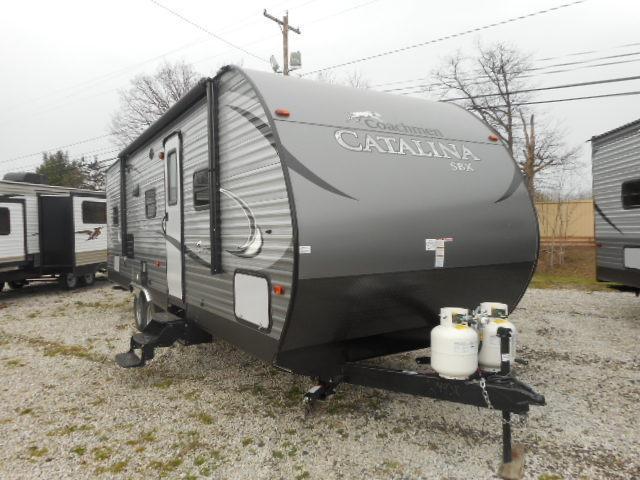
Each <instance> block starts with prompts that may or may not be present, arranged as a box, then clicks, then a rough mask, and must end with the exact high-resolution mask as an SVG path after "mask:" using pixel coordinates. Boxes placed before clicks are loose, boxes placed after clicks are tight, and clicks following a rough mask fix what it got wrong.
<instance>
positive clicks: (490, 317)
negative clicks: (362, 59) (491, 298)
mask: <svg viewBox="0 0 640 480" xmlns="http://www.w3.org/2000/svg"><path fill="white" fill-rule="evenodd" d="M477 313H478V316H479V317H480V322H479V324H480V341H481V342H482V346H481V348H480V355H479V356H478V363H479V364H480V369H481V370H485V371H487V372H498V371H500V363H501V360H502V358H501V356H500V337H499V336H498V328H500V327H504V328H509V329H511V338H510V340H509V342H510V343H509V353H510V354H511V355H510V358H509V361H510V363H511V365H513V361H514V359H515V358H516V334H517V331H516V327H515V325H514V324H513V323H511V322H510V321H509V320H507V315H508V314H509V311H508V307H507V305H505V304H504V303H496V302H483V303H481V304H480V306H479V307H478V310H477Z"/></svg>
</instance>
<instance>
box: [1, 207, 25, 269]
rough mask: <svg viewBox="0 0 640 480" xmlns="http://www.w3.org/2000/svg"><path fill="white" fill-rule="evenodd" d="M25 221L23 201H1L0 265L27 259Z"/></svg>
mask: <svg viewBox="0 0 640 480" xmlns="http://www.w3.org/2000/svg"><path fill="white" fill-rule="evenodd" d="M24 221H25V218H24V202H23V201H15V202H6V201H0V265H5V266H6V265H11V264H18V263H20V262H24V261H25V260H26V259H27V250H26V245H25V240H26V239H25V229H24Z"/></svg>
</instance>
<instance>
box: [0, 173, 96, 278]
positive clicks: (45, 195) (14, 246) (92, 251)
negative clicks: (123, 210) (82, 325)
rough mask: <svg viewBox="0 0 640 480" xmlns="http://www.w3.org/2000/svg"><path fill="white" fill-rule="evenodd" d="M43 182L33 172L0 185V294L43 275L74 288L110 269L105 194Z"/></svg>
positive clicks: (16, 175) (6, 179) (11, 175)
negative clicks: (100, 270) (52, 277)
mask: <svg viewBox="0 0 640 480" xmlns="http://www.w3.org/2000/svg"><path fill="white" fill-rule="evenodd" d="M43 182H44V179H43V177H42V176H40V175H36V174H33V173H9V174H7V175H5V177H4V180H2V181H0V290H2V287H4V285H5V282H6V283H9V285H10V286H11V287H12V288H20V287H22V286H23V285H24V284H25V283H26V282H27V280H28V279H33V278H38V277H43V276H57V277H58V278H59V279H60V282H61V283H62V285H63V286H64V287H66V288H74V287H76V286H77V285H78V284H79V283H80V284H85V285H86V284H92V283H93V281H94V279H95V273H96V271H98V270H99V269H104V268H106V261H107V238H106V233H105V232H104V230H105V228H106V199H105V193H104V192H96V191H92V190H83V189H76V188H67V187H57V186H53V185H46V184H45V183H43Z"/></svg>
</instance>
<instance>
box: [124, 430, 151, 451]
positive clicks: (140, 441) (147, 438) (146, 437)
mask: <svg viewBox="0 0 640 480" xmlns="http://www.w3.org/2000/svg"><path fill="white" fill-rule="evenodd" d="M155 441H156V435H155V430H149V431H148V432H142V433H141V434H140V435H138V436H137V437H136V438H132V439H130V440H127V441H126V442H124V443H125V444H127V445H129V446H132V447H140V446H142V445H144V444H145V443H153V442H155ZM142 450H144V447H143V448H142Z"/></svg>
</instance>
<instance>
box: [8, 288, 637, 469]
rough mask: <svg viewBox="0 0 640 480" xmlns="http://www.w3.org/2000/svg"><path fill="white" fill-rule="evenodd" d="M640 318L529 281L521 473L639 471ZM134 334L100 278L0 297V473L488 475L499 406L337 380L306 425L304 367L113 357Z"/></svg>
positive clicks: (232, 358)
mask: <svg viewBox="0 0 640 480" xmlns="http://www.w3.org/2000/svg"><path fill="white" fill-rule="evenodd" d="M638 313H640V300H639V299H637V298H636V297H635V296H634V295H633V294H631V293H620V292H595V293H587V292H580V291H570V290H530V291H529V292H528V293H527V295H526V296H525V298H524V300H523V302H522V304H521V308H519V309H518V311H517V312H516V313H515V314H514V315H513V316H512V320H513V321H514V323H515V324H516V325H517V327H518V328H519V330H520V333H521V334H520V337H519V346H518V348H519V352H518V353H519V354H520V356H521V357H523V358H526V359H527V360H528V361H529V364H528V365H526V366H519V367H518V369H519V375H520V377H521V378H523V379H524V380H525V381H527V382H529V383H530V384H532V385H533V386H534V387H536V388H537V389H538V390H539V391H540V392H542V393H544V394H545V395H546V398H547V402H548V406H546V407H541V408H534V409H533V410H532V413H531V415H530V417H529V420H528V423H527V425H526V426H525V427H519V428H516V430H515V441H516V442H520V443H523V444H524V445H525V447H526V450H527V454H526V455H527V456H526V462H527V466H526V476H527V478H533V479H544V480H551V479H560V478H581V479H601V478H607V479H609V478H611V479H625V480H626V479H631V478H640V453H639V452H640V421H639V420H638V418H639V416H638V412H637V409H638V404H639V403H640V353H639V352H640V350H639V348H638V343H639V341H640V318H638ZM132 331H133V329H132V326H131V307H130V294H128V293H127V292H122V291H118V290H113V289H112V288H111V286H110V285H109V284H108V283H107V282H106V281H102V282H98V283H97V284H96V286H94V287H92V288H90V289H83V290H77V291H74V292H63V291H61V290H59V289H58V287H57V286H55V285H43V284H40V285H33V286H29V287H26V288H24V289H23V290H22V291H15V292H12V291H4V292H2V293H0V375H1V377H2V381H1V383H0V478H2V479H13V478H25V479H27V478H28V479H33V478H47V479H52V478H93V477H101V478H159V477H166V478H201V477H213V478H252V479H277V478H283V479H294V478H296V479H303V478H312V479H315V478H318V479H320V478H322V479H333V478H344V479H355V478H358V479H359V478H396V479H423V478H424V479H427V478H434V479H435V478H437V479H483V478H496V477H495V474H494V472H495V471H496V470H497V467H498V465H499V459H500V420H499V414H498V413H497V412H490V411H488V410H486V409H482V410H479V409H477V408H474V407H467V406H459V405H455V404H451V403H446V402H437V401H433V400H430V399H420V398H415V397H410V396H406V395H399V394H392V393H388V392H383V391H376V390H370V389H365V388H358V387H353V386H349V385H343V386H342V387H341V388H340V390H339V393H338V394H337V395H336V396H335V397H334V398H333V399H332V400H331V401H330V402H327V403H324V404H322V405H320V406H319V408H318V409H317V410H316V411H315V412H314V413H313V414H312V415H311V416H310V417H309V418H307V419H306V420H304V418H303V409H302V404H301V398H302V394H303V392H304V391H306V389H307V388H308V387H309V386H311V382H310V380H309V379H306V378H303V377H296V376H292V375H288V374H286V373H283V372H280V371H278V370H275V369H274V368H272V367H270V366H268V365H265V364H263V363H261V362H260V361H257V360H255V359H253V358H251V357H249V356H248V355H246V354H244V353H243V352H241V351H239V350H238V349H236V348H234V347H233V346H231V345H229V344H226V343H224V342H217V343H214V344H209V345H199V346H195V347H182V346H176V347H174V348H171V349H164V350H159V351H158V355H157V357H156V359H155V360H154V361H153V362H151V363H150V364H149V365H148V366H147V367H146V368H144V369H133V370H123V369H120V368H118V367H117V366H116V365H115V363H114V361H113V356H114V354H115V353H117V352H120V351H123V350H124V349H126V347H127V345H128V339H129V335H130V334H131V333H132ZM421 353H422V354H424V352H421ZM412 357H413V355H400V356H396V357H394V358H393V359H390V360H389V362H393V363H394V364H395V363H398V362H399V361H403V362H405V363H406V364H407V365H411V366H410V367H409V368H415V367H414V366H413V365H412Z"/></svg>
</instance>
